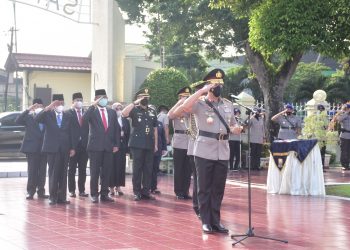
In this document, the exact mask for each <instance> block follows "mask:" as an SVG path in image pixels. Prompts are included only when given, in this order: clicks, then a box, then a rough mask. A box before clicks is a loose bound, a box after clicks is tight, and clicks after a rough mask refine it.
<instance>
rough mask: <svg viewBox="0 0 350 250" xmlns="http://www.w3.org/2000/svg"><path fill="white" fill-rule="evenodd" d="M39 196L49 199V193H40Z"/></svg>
mask: <svg viewBox="0 0 350 250" xmlns="http://www.w3.org/2000/svg"><path fill="white" fill-rule="evenodd" d="M38 198H39V199H48V198H49V195H47V194H38Z"/></svg>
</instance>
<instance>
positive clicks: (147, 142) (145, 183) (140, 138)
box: [129, 106, 157, 195]
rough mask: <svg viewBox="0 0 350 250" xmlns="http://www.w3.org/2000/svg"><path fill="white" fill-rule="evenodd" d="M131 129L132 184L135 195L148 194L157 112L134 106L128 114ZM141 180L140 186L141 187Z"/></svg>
mask: <svg viewBox="0 0 350 250" xmlns="http://www.w3.org/2000/svg"><path fill="white" fill-rule="evenodd" d="M129 117H130V118H131V126H132V131H131V135H130V142H129V147H130V151H131V154H132V159H133V174H132V185H133V192H134V194H135V195H149V192H150V185H151V176H152V168H153V154H154V143H155V142H154V128H156V127H157V114H156V112H155V111H153V110H152V109H143V108H141V107H140V106H135V107H134V108H133V109H132V110H131V112H130V114H129ZM141 182H142V188H141Z"/></svg>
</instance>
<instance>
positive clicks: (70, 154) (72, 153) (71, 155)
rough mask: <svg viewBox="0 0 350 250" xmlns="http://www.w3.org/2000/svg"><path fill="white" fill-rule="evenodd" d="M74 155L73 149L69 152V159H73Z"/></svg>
mask: <svg viewBox="0 0 350 250" xmlns="http://www.w3.org/2000/svg"><path fill="white" fill-rule="evenodd" d="M74 155H75V150H74V149H71V150H70V151H69V157H73V156H74Z"/></svg>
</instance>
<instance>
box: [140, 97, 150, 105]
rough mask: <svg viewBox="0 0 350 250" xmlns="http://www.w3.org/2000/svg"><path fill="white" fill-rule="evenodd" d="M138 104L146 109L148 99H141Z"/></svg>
mask: <svg viewBox="0 0 350 250" xmlns="http://www.w3.org/2000/svg"><path fill="white" fill-rule="evenodd" d="M140 104H141V105H142V106H145V107H147V106H148V99H147V98H143V99H142V100H141V101H140Z"/></svg>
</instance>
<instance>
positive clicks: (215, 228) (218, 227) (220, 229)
mask: <svg viewBox="0 0 350 250" xmlns="http://www.w3.org/2000/svg"><path fill="white" fill-rule="evenodd" d="M212 229H213V231H214V232H217V233H222V234H227V233H228V229H227V228H225V227H224V225H222V224H218V225H213V226H212Z"/></svg>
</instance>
